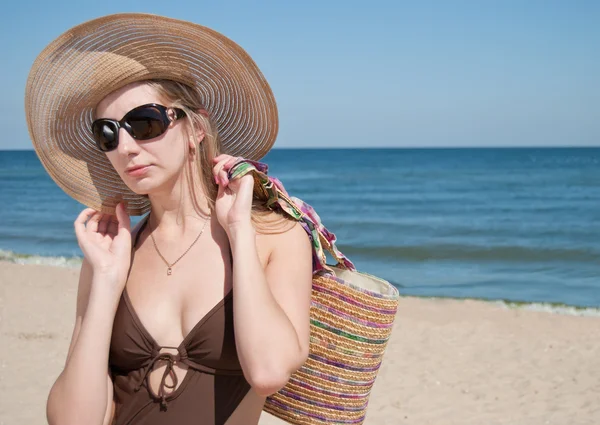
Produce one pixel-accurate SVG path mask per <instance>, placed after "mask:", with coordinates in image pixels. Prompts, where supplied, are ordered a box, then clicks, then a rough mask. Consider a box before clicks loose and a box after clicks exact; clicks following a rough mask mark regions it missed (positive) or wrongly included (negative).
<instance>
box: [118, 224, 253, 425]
mask: <svg viewBox="0 0 600 425" xmlns="http://www.w3.org/2000/svg"><path fill="white" fill-rule="evenodd" d="M146 223H147V217H146V219H145V221H144V223H143V224H142V226H141V227H140V229H139V231H138V232H137V234H136V236H135V240H134V242H133V244H132V245H133V246H132V260H133V251H134V249H135V245H136V244H137V241H138V239H139V235H140V233H141V231H142V229H143V228H144V227H145V226H146ZM232 298H233V292H232V291H230V292H229V293H228V294H227V295H226V296H225V297H224V298H223V299H222V300H221V301H220V302H219V303H217V304H216V305H215V306H214V307H213V308H212V309H211V310H210V311H209V312H208V313H206V315H205V316H204V317H203V318H202V319H201V320H200V321H199V322H198V323H197V324H196V325H195V326H194V328H193V329H192V330H191V331H190V332H189V334H188V335H186V337H185V338H184V340H183V341H182V342H181V344H180V345H179V347H161V346H160V345H159V344H158V343H157V342H156V341H155V340H154V338H153V337H152V335H150V333H149V332H148V331H147V330H146V329H145V328H144V325H143V324H142V322H141V321H140V319H139V317H138V316H137V314H136V312H135V310H134V308H133V305H132V304H131V300H130V299H129V296H128V294H127V289H125V290H124V291H123V294H122V296H121V300H120V301H119V306H118V308H117V312H116V314H115V321H114V325H113V331H112V339H111V344H110V353H109V366H110V372H111V376H112V378H113V382H114V400H115V404H116V411H115V419H114V422H113V424H114V425H125V424H128V425H130V424H131V425H134V424H143V425H159V424H160V425H164V424H177V425H188V424H189V425H191V424H194V425H200V424H203V425H204V424H218V425H221V424H224V423H225V422H226V421H227V419H228V418H229V416H231V414H232V413H233V411H234V410H235V408H236V407H237V406H238V405H239V404H240V402H241V401H242V399H243V398H244V397H245V395H246V394H247V393H248V391H249V389H250V385H249V384H248V382H247V381H246V379H245V378H244V375H243V372H242V368H241V366H240V363H239V360H238V357H237V352H236V347H235V339H234V330H233V303H232ZM161 348H172V349H176V350H177V354H170V353H166V352H162V353H161V352H160V351H161ZM170 351H173V350H170ZM158 360H162V361H163V362H161V363H162V364H164V362H166V369H165V371H164V374H163V377H162V379H161V383H160V386H159V390H158V393H154V391H153V390H152V389H151V388H150V384H149V382H148V376H149V374H150V372H151V371H152V369H153V367H154V365H155V363H156V362H157V361H158ZM175 363H180V364H184V365H186V366H188V370H187V373H186V375H185V377H184V378H183V380H182V382H181V383H180V385H179V387H177V376H176V374H175V371H174V370H173V366H174V364H175Z"/></svg>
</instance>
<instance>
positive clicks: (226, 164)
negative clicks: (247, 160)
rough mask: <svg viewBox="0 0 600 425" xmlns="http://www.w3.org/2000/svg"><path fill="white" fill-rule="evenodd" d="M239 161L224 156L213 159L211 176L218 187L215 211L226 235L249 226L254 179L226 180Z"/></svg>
mask: <svg viewBox="0 0 600 425" xmlns="http://www.w3.org/2000/svg"><path fill="white" fill-rule="evenodd" d="M239 159H240V157H234V156H231V155H225V154H223V155H219V156H217V157H215V158H213V162H214V163H215V166H214V167H213V176H214V177H215V181H216V183H217V184H218V185H219V191H218V194H217V200H216V203H215V210H216V214H217V219H218V220H219V223H220V224H221V226H222V227H223V229H225V231H226V232H227V234H228V235H229V234H230V231H231V230H233V229H236V228H238V227H242V226H251V221H250V217H251V216H250V212H251V210H252V194H253V191H254V178H253V177H252V176H251V175H250V174H246V175H245V176H244V177H242V178H239V179H235V180H233V181H229V179H228V178H227V174H228V171H229V170H230V169H231V167H232V166H233V164H235V163H236V162H237V161H238V160H239Z"/></svg>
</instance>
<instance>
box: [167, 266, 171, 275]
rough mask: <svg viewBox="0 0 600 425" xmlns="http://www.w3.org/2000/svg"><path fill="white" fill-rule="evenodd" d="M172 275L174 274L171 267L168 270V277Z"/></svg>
mask: <svg viewBox="0 0 600 425" xmlns="http://www.w3.org/2000/svg"><path fill="white" fill-rule="evenodd" d="M171 273H172V271H171V267H169V268H168V269H167V276H171Z"/></svg>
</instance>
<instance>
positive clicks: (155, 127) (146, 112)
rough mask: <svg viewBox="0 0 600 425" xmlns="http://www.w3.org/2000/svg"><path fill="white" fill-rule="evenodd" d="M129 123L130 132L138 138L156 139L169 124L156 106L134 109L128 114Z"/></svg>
mask: <svg viewBox="0 0 600 425" xmlns="http://www.w3.org/2000/svg"><path fill="white" fill-rule="evenodd" d="M127 124H129V129H130V134H131V135H132V136H133V138H134V139H137V140H148V139H154V138H155V137H158V136H160V135H161V134H163V133H164V132H165V131H166V129H167V126H168V125H169V123H168V121H167V122H165V118H164V117H163V114H162V113H161V111H160V110H159V109H158V108H157V107H154V106H147V107H143V108H138V109H134V110H133V111H131V112H130V113H129V114H127Z"/></svg>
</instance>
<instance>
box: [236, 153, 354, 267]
mask: <svg viewBox="0 0 600 425" xmlns="http://www.w3.org/2000/svg"><path fill="white" fill-rule="evenodd" d="M268 170H269V167H268V165H267V164H265V163H262V162H258V161H252V160H249V159H240V160H239V161H237V162H236V163H235V164H234V165H233V166H232V167H231V168H230V169H229V172H228V176H227V177H228V178H229V179H230V180H233V179H237V178H241V177H243V176H245V175H246V174H248V173H251V174H252V176H253V177H254V195H255V196H256V197H257V198H258V199H261V200H263V201H265V203H266V205H267V207H268V208H271V209H275V208H277V209H279V210H280V211H282V212H283V213H285V214H286V215H288V216H289V217H291V218H293V219H294V220H296V221H298V222H300V224H301V225H302V227H304V230H305V231H306V232H307V233H308V235H309V237H310V239H311V241H312V245H313V272H317V271H320V270H326V271H328V272H330V273H333V270H332V269H331V268H330V267H329V266H328V265H327V258H326V256H325V252H324V251H323V248H324V249H325V250H327V251H328V252H329V253H330V254H331V256H332V257H333V258H334V259H335V261H337V267H340V268H343V269H347V270H351V271H356V267H355V266H354V264H353V263H352V262H351V261H350V260H349V259H348V257H346V256H345V255H344V254H343V253H342V252H341V251H340V250H339V249H338V248H337V246H336V241H337V238H336V237H335V234H334V233H332V232H330V231H329V230H327V228H326V227H325V226H324V225H323V223H322V222H321V218H320V217H319V215H318V214H317V213H316V211H315V210H314V209H313V207H311V206H310V205H308V204H307V203H306V202H304V201H302V200H301V199H298V198H296V197H292V196H290V195H289V194H288V193H287V191H286V190H285V188H284V187H283V184H282V183H281V182H280V181H279V180H278V179H277V178H275V177H270V176H268V175H267V172H268Z"/></svg>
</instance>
